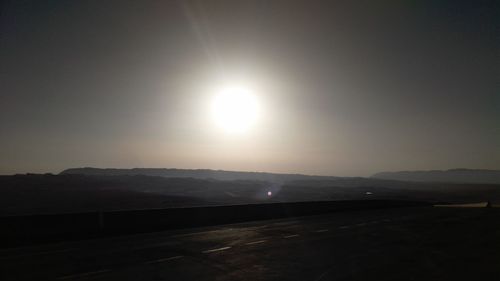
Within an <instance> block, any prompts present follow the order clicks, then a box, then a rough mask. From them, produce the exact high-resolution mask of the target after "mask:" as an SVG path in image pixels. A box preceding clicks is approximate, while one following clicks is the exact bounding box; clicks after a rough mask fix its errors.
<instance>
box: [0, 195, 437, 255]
mask: <svg viewBox="0 0 500 281" xmlns="http://www.w3.org/2000/svg"><path fill="white" fill-rule="evenodd" d="M416 206H431V204H429V203H425V202H415V201H391V200H357V201H319V202H291V203H268V204H249V205H229V206H210V207H190V208H170V209H151V210H128V211H111V212H87V213H71V214H53V215H28V216H3V217H0V225H1V233H0V238H1V240H0V241H1V242H0V247H12V246H18V245H26V244H35V243H44V242H56V241H64V240H77V239H86V238H95V237H102V236H111V235H123V234H131V233H141V232H152V231H160V230H169V229H179V228H189V227H202V226H209V225H220V224H228V223H237V222H244V221H255V220H266V219H277V218H286V217H295V216H308V215H317V214H323V213H329V212H336V211H345V210H362V209H377V208H399V207H416Z"/></svg>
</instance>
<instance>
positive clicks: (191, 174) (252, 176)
mask: <svg viewBox="0 0 500 281" xmlns="http://www.w3.org/2000/svg"><path fill="white" fill-rule="evenodd" d="M60 174H61V175H68V174H72V175H75V174H78V175H92V176H136V175H143V176H158V177H168V178H196V179H214V180H223V181H227V180H254V181H267V182H279V183H282V182H288V181H294V180H319V179H323V180H325V179H337V178H338V177H328V176H309V175H301V174H276V173H264V172H240V171H224V170H209V169H165V168H134V169H99V168H90V167H87V168H73V169H67V170H64V171H62V172H61V173H60Z"/></svg>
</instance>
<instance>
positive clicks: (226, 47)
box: [0, 0, 500, 176]
mask: <svg viewBox="0 0 500 281" xmlns="http://www.w3.org/2000/svg"><path fill="white" fill-rule="evenodd" d="M498 3H499V2H498V1H455V0H450V1H342V2H341V1H338V2H336V1H291V0H284V1H270V0H262V1H236V0H227V1H3V4H2V5H3V6H2V7H1V10H0V11H1V21H0V32H1V33H0V174H11V173H25V172H59V171H60V170H62V169H64V168H68V167H82V166H95V167H178V168H211V169H228V170H249V171H270V172H297V173H312V174H324V175H345V176H351V175H359V176H367V175H370V174H372V173H374V172H378V171H385V170H412V169H448V168H457V167H468V168H490V169H500V83H499V80H500V29H499V27H500V24H499V21H500V9H499V4H498ZM227 83H240V84H244V85H246V86H248V87H251V88H252V90H253V92H254V94H255V96H256V97H257V98H258V101H259V106H260V108H261V109H260V112H261V114H260V116H259V119H258V122H256V123H255V124H254V126H253V127H252V128H251V129H250V130H248V131H247V132H245V133H244V134H238V135H232V134H227V133H225V132H223V131H221V130H220V128H218V127H217V126H215V125H214V124H213V122H212V121H213V120H212V119H211V112H210V104H211V101H212V100H213V98H214V93H215V91H216V89H217V88H218V87H221V85H225V84H227Z"/></svg>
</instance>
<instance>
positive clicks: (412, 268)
mask: <svg viewBox="0 0 500 281" xmlns="http://www.w3.org/2000/svg"><path fill="white" fill-rule="evenodd" d="M0 261H1V263H0V264H1V265H0V280H121V281H123V280H311V281H320V280H478V278H480V279H485V280H499V278H500V210H499V209H486V208H433V207H421V208H404V209H385V210H364V211H349V212H338V213H332V214H327V215H321V216H311V217H301V218H293V219H281V220H268V221H259V222H249V223H241V224H232V225H225V226H218V227H206V228H197V229H184V230H178V231H168V232H157V233H149V234H138V235H129V236H121V237H110V238H102V239H94V240H85V241H73V242H62V243H57V244H50V245H39V246H30V247H22V248H13V249H3V250H0Z"/></svg>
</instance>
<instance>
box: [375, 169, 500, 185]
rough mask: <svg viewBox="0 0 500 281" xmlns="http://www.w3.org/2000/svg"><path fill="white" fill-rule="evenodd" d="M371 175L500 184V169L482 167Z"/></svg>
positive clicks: (411, 179)
mask: <svg viewBox="0 0 500 281" xmlns="http://www.w3.org/2000/svg"><path fill="white" fill-rule="evenodd" d="M371 177H372V178H376V179H385V180H398V181H416V182H449V183H485V184H500V170H482V169H450V170H430V171H399V172H381V173H377V174H374V175H373V176H371Z"/></svg>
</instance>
